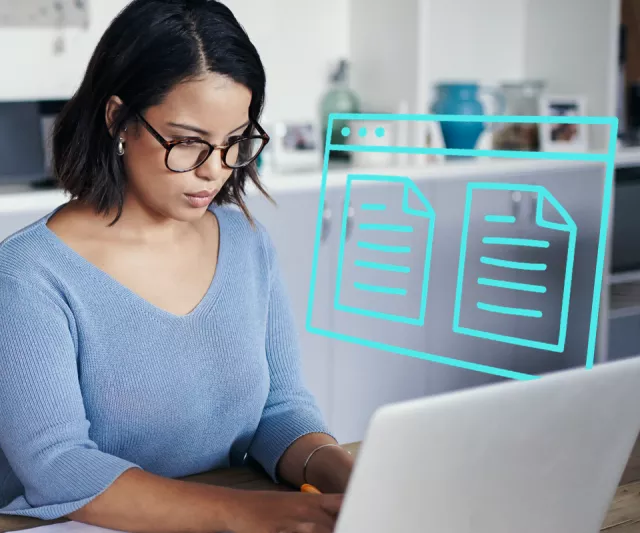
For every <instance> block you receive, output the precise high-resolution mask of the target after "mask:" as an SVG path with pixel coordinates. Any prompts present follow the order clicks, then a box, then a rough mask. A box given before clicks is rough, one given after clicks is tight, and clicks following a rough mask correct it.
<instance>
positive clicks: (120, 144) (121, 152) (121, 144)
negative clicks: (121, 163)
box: [118, 137, 124, 156]
mask: <svg viewBox="0 0 640 533" xmlns="http://www.w3.org/2000/svg"><path fill="white" fill-rule="evenodd" d="M118 155H119V156H123V155H124V139H123V138H122V137H120V138H119V139H118Z"/></svg>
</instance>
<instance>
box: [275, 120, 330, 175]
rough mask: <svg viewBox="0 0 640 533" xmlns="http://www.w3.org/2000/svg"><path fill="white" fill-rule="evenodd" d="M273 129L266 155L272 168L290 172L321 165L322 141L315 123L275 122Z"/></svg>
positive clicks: (316, 167)
mask: <svg viewBox="0 0 640 533" xmlns="http://www.w3.org/2000/svg"><path fill="white" fill-rule="evenodd" d="M273 131H274V135H273V137H272V141H273V143H269V144H272V146H270V147H269V148H270V150H269V152H270V153H269V154H268V156H271V164H272V168H273V169H274V170H276V171H278V172H290V171H298V170H312V169H318V168H321V167H322V153H323V150H322V149H323V143H322V139H321V138H320V137H321V136H320V132H319V128H318V125H317V124H316V123H314V122H310V121H301V122H277V123H275V124H273Z"/></svg>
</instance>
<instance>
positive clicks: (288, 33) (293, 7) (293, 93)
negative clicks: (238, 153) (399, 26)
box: [224, 0, 349, 121]
mask: <svg viewBox="0 0 640 533" xmlns="http://www.w3.org/2000/svg"><path fill="white" fill-rule="evenodd" d="M224 1H225V3H226V4H227V5H228V6H229V8H230V9H231V10H232V11H233V12H234V14H235V15H236V17H237V19H238V21H239V22H240V23H241V24H242V25H243V26H244V28H245V30H246V31H247V33H248V34H249V37H250V38H251V40H252V41H253V43H254V44H255V46H256V48H257V49H258V52H259V53H260V56H261V57H262V61H263V63H264V65H265V69H266V71H267V104H266V108H265V120H268V121H273V120H301V119H304V120H317V119H318V118H319V116H318V108H319V104H320V99H321V97H322V94H323V92H324V91H325V90H326V88H327V86H328V77H329V73H330V71H331V69H332V68H333V66H334V65H335V63H336V62H337V61H338V60H339V59H341V58H346V57H348V55H349V40H348V36H349V0H316V1H314V0H224Z"/></svg>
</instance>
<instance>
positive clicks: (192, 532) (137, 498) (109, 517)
mask: <svg viewBox="0 0 640 533" xmlns="http://www.w3.org/2000/svg"><path fill="white" fill-rule="evenodd" d="M235 492H236V491H234V490H233V489H225V488H221V487H213V486H209V485H204V484H199V483H189V482H185V481H178V480H174V479H168V478H163V477H160V476H156V475H154V474H150V473H148V472H145V471H142V470H138V469H130V470H127V471H126V472H124V473H123V474H122V475H121V476H120V477H119V478H118V479H116V481H115V482H114V483H113V484H112V485H111V486H110V487H109V488H108V489H107V490H106V491H104V492H103V493H102V494H101V495H99V496H98V497H96V498H95V499H94V500H92V501H91V502H90V503H89V504H87V505H85V506H84V507H83V508H81V509H79V510H78V511H76V512H74V513H72V514H70V515H68V518H70V519H72V520H75V521H78V522H84V523H87V524H91V525H96V526H100V527H104V528H107V529H115V530H121V531H128V532H131V533H165V532H166V533H182V532H184V533H218V532H222V531H229V525H230V522H231V519H232V517H233V513H234V512H235V511H234V509H233V504H232V503H233V494H234V493H235Z"/></svg>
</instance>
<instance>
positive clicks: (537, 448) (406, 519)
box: [335, 357, 640, 533]
mask: <svg viewBox="0 0 640 533" xmlns="http://www.w3.org/2000/svg"><path fill="white" fill-rule="evenodd" d="M639 431H640V357H635V358H631V359H626V360H622V361H617V362H613V363H604V364H600V365H597V366H595V367H594V368H592V369H584V368H582V369H573V370H565V371H561V372H554V373H551V374H546V375H544V376H543V377H541V378H538V379H534V380H531V381H512V382H503V383H499V384H494V385H488V386H484V387H479V388H475V389H467V390H463V391H458V392H453V393H447V394H443V395H441V396H434V397H430V398H426V399H420V400H412V401H408V402H402V403H397V404H391V405H387V406H384V407H382V408H380V409H378V410H377V411H376V412H375V413H374V415H373V417H372V419H371V421H370V424H369V427H368V430H367V433H366V435H365V439H364V441H363V444H362V447H361V448H360V451H359V453H358V457H357V459H356V464H355V467H354V470H353V474H352V478H351V481H350V483H349V487H348V489H347V492H346V494H345V498H344V501H343V506H342V510H341V513H340V516H339V518H338V522H337V525H336V530H335V533H363V532H366V533H389V532H390V531H394V532H395V531H397V532H402V533H418V532H437V533H467V532H469V533H471V532H473V533H516V532H517V533H543V532H544V533H595V532H597V531H600V528H601V526H602V523H603V521H604V519H605V516H606V513H607V511H608V509H609V507H610V504H611V500H612V498H613V496H614V494H615V491H616V488H617V486H618V483H619V481H620V478H621V475H622V473H623V470H624V468H625V466H626V463H627V461H628V458H629V456H630V453H631V450H632V448H633V445H634V443H635V441H636V438H637V436H638V432H639Z"/></svg>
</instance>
